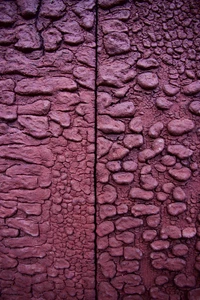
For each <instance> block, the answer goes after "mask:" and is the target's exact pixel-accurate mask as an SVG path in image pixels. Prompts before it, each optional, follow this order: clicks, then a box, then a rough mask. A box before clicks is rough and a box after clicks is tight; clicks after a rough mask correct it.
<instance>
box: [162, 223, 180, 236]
mask: <svg viewBox="0 0 200 300" xmlns="http://www.w3.org/2000/svg"><path fill="white" fill-rule="evenodd" d="M160 234H161V238H162V239H167V238H171V239H180V238H181V236H182V234H181V229H180V228H179V227H178V226H175V225H167V226H163V227H162V228H161V231H160Z"/></svg>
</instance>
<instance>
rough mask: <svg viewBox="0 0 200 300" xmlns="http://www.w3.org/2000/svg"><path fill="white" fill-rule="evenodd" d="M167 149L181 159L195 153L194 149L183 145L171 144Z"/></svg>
mask: <svg viewBox="0 0 200 300" xmlns="http://www.w3.org/2000/svg"><path fill="white" fill-rule="evenodd" d="M167 151H168V152H169V153H170V154H172V155H175V156H177V157H178V158H180V159H185V158H188V157H190V156H191V155H192V154H193V151H192V150H190V149H188V148H186V147H185V146H183V145H169V146H168V147H167Z"/></svg>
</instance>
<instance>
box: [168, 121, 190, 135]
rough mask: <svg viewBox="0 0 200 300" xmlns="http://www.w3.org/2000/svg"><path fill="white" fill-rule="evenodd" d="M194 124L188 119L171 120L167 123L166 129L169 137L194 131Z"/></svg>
mask: <svg viewBox="0 0 200 300" xmlns="http://www.w3.org/2000/svg"><path fill="white" fill-rule="evenodd" d="M194 126H195V124H194V122H193V121H192V120H189V119H180V120H172V121H170V122H169V123H168V125H167V129H168V131H169V133H170V134H171V135H175V136H176V135H182V134H184V133H188V132H190V131H192V129H194Z"/></svg>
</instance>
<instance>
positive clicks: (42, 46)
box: [35, 0, 45, 56]
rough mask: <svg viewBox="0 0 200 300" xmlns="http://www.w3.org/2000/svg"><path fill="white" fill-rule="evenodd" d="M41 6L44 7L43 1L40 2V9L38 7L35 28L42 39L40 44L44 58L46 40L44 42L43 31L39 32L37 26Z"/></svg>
mask: <svg viewBox="0 0 200 300" xmlns="http://www.w3.org/2000/svg"><path fill="white" fill-rule="evenodd" d="M41 5H42V0H39V4H38V7H37V12H36V18H35V28H36V29H37V32H38V34H39V37H40V42H41V46H40V49H41V50H42V55H43V56H44V54H45V51H44V40H43V37H42V34H41V31H40V30H38V26H37V23H38V18H39V15H40V9H41Z"/></svg>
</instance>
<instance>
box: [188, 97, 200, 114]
mask: <svg viewBox="0 0 200 300" xmlns="http://www.w3.org/2000/svg"><path fill="white" fill-rule="evenodd" d="M189 110H190V111H191V113H193V114H194V115H197V116H200V101H192V102H191V103H190V105H189Z"/></svg>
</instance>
